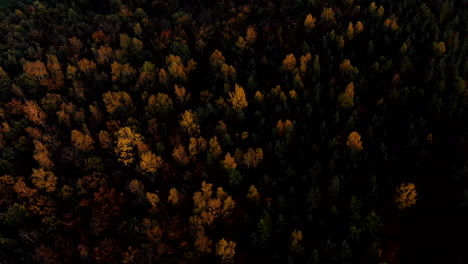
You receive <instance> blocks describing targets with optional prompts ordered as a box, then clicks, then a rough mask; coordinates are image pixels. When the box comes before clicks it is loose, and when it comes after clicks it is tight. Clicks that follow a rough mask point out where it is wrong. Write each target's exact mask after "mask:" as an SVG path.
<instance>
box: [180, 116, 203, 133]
mask: <svg viewBox="0 0 468 264" xmlns="http://www.w3.org/2000/svg"><path fill="white" fill-rule="evenodd" d="M179 124H180V126H181V127H182V130H183V131H184V132H186V133H187V134H189V135H190V136H194V135H198V134H200V127H199V126H198V124H197V122H196V116H195V114H194V113H193V111H192V110H186V111H185V112H184V113H183V114H182V116H181V119H180V121H179Z"/></svg>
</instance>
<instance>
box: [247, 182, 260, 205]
mask: <svg viewBox="0 0 468 264" xmlns="http://www.w3.org/2000/svg"><path fill="white" fill-rule="evenodd" d="M247 199H248V200H249V201H253V202H258V201H259V200H260V194H259V193H258V190H257V188H256V187H255V185H251V186H250V187H249V192H248V193H247Z"/></svg>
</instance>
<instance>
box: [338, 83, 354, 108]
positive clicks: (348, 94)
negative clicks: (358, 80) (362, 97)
mask: <svg viewBox="0 0 468 264" xmlns="http://www.w3.org/2000/svg"><path fill="white" fill-rule="evenodd" d="M338 103H339V104H340V105H341V107H343V108H350V107H353V106H354V83H353V82H350V83H348V85H346V90H345V91H344V92H342V93H341V94H340V95H339V97H338Z"/></svg>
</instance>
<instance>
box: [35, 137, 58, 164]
mask: <svg viewBox="0 0 468 264" xmlns="http://www.w3.org/2000/svg"><path fill="white" fill-rule="evenodd" d="M33 143H34V155H33V158H34V159H35V160H36V161H37V163H38V164H39V166H41V167H43V168H45V169H47V170H50V169H52V168H53V167H54V163H53V161H52V160H51V155H50V153H49V151H48V149H47V146H46V145H44V144H42V142H40V141H39V140H36V139H35V140H34V141H33Z"/></svg>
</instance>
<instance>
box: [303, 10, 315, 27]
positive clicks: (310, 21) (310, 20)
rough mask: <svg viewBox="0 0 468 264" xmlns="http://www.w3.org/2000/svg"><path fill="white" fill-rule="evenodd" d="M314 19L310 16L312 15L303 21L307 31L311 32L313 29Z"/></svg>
mask: <svg viewBox="0 0 468 264" xmlns="http://www.w3.org/2000/svg"><path fill="white" fill-rule="evenodd" d="M316 20H317V19H316V18H315V17H313V16H312V14H308V15H307V16H306V19H305V21H304V27H305V29H306V30H307V31H311V30H312V29H314V28H315V22H316Z"/></svg>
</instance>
